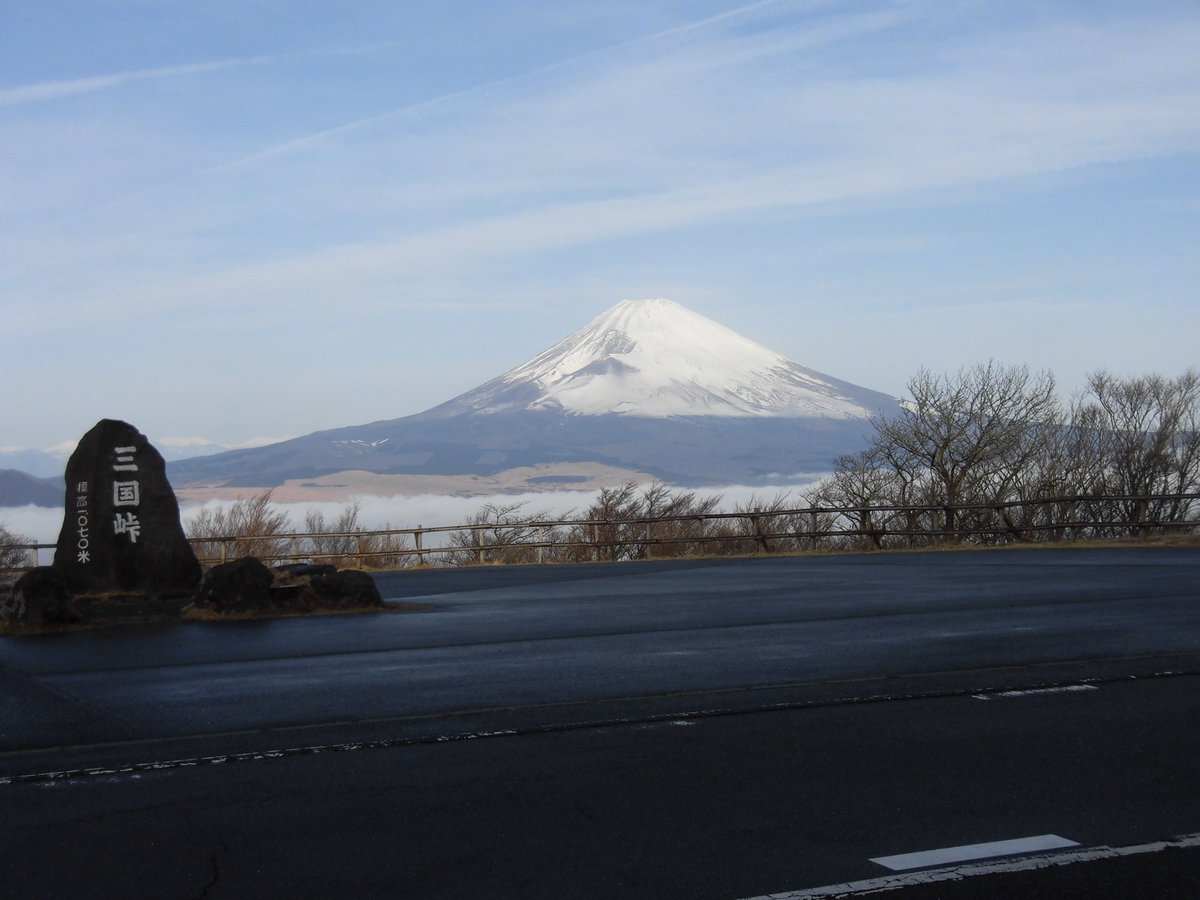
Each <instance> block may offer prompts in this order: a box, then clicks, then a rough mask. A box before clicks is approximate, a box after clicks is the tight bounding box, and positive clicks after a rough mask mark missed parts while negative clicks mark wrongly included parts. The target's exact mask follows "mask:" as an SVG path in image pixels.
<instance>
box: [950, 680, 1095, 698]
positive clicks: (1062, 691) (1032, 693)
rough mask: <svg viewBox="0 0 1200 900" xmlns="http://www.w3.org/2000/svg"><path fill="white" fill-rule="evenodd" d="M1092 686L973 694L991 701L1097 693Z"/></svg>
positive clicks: (1081, 685) (1073, 685)
mask: <svg viewBox="0 0 1200 900" xmlns="http://www.w3.org/2000/svg"><path fill="white" fill-rule="evenodd" d="M1098 690H1100V688H1098V687H1096V686H1095V685H1094V684H1066V685H1063V686H1062V687H1045V688H1029V689H1028V690H1024V691H997V692H996V693H994V694H974V695H973V696H974V697H975V699H976V700H991V699H992V698H993V697H1032V696H1035V695H1037V694H1067V693H1072V692H1074V691H1098Z"/></svg>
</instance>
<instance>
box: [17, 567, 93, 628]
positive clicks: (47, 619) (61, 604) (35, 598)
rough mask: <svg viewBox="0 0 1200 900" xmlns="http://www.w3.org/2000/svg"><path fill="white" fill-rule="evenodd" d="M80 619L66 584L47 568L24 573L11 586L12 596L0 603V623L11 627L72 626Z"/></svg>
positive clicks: (51, 569)
mask: <svg viewBox="0 0 1200 900" xmlns="http://www.w3.org/2000/svg"><path fill="white" fill-rule="evenodd" d="M82 619H83V617H82V615H81V614H80V612H79V609H78V608H77V607H76V606H75V604H74V603H72V602H71V591H70V589H69V588H68V587H67V583H66V581H65V580H64V579H63V578H62V577H61V576H60V575H59V574H58V573H57V572H55V571H54V569H53V568H51V567H50V566H39V567H38V568H36V569H33V570H31V571H29V572H26V573H25V574H24V575H22V576H21V577H20V578H18V579H17V582H16V584H14V585H13V589H12V595H11V596H10V597H9V598H8V599H7V600H0V621H3V622H6V623H9V624H12V625H32V626H34V627H43V626H48V625H74V624H76V623H78V622H80V621H82Z"/></svg>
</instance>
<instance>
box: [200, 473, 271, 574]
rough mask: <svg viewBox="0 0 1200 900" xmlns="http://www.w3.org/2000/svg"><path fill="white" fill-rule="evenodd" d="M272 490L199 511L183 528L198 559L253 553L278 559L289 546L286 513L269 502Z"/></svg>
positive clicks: (224, 557)
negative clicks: (229, 504) (185, 529)
mask: <svg viewBox="0 0 1200 900" xmlns="http://www.w3.org/2000/svg"><path fill="white" fill-rule="evenodd" d="M273 494H274V491H273V490H266V491H263V492H262V493H261V494H256V495H255V496H253V497H240V498H238V500H236V501H235V502H234V503H233V505H231V506H229V507H214V508H205V509H202V510H200V513H199V515H197V516H196V518H194V519H193V520H192V521H191V523H190V524H189V525H188V528H187V535H188V539H189V540H190V541H191V542H192V548H193V549H194V550H195V551H196V556H198V557H199V558H200V559H201V561H203V562H207V563H219V562H222V561H224V560H234V559H240V558H241V557H243V556H254V557H257V558H259V559H263V560H269V559H278V558H281V557H284V556H285V555H287V553H288V551H289V549H290V543H291V542H290V540H289V532H290V528H289V527H288V517H287V513H285V512H283V511H282V510H280V509H277V508H276V507H275V506H274V505H273V504H272V502H271V497H272V495H273Z"/></svg>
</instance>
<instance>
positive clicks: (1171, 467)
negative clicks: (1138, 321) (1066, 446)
mask: <svg viewBox="0 0 1200 900" xmlns="http://www.w3.org/2000/svg"><path fill="white" fill-rule="evenodd" d="M1072 424H1073V429H1074V431H1075V433H1076V435H1077V440H1078V441H1079V443H1080V448H1081V450H1080V453H1079V455H1080V457H1090V458H1091V460H1092V465H1091V466H1090V468H1089V469H1088V470H1087V476H1088V478H1087V481H1086V482H1084V483H1083V484H1081V485H1080V487H1081V488H1082V490H1083V491H1086V492H1088V493H1107V494H1114V495H1125V496H1128V497H1132V498H1142V497H1148V496H1150V495H1154V494H1158V495H1164V494H1165V495H1171V494H1181V493H1186V492H1188V491H1192V490H1194V489H1195V488H1196V487H1197V484H1198V483H1200V374H1198V373H1197V372H1195V371H1193V370H1189V371H1187V372H1185V373H1184V374H1182V375H1180V376H1179V377H1177V378H1164V377H1162V376H1161V375H1146V376H1142V377H1134V378H1124V379H1122V378H1117V377H1116V376H1114V375H1111V374H1109V373H1107V372H1096V373H1093V374H1092V375H1090V376H1089V377H1088V382H1087V388H1086V391H1085V394H1084V396H1083V397H1082V398H1081V399H1080V400H1079V401H1078V402H1077V403H1076V404H1075V407H1074V410H1073V422H1072ZM1115 511H1116V513H1117V515H1118V517H1119V519H1120V520H1121V521H1124V522H1127V523H1161V522H1177V521H1180V520H1181V519H1182V518H1184V517H1186V516H1187V515H1188V514H1189V512H1190V506H1189V504H1188V503H1186V502H1184V501H1181V500H1178V499H1171V500H1155V501H1144V500H1138V499H1130V500H1124V501H1119V502H1118V503H1117V508H1116V510H1115Z"/></svg>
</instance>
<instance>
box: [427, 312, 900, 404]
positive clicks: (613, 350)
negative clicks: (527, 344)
mask: <svg viewBox="0 0 1200 900" xmlns="http://www.w3.org/2000/svg"><path fill="white" fill-rule="evenodd" d="M894 402H895V401H894V400H892V399H891V398H889V397H887V396H886V395H883V394H879V393H877V392H875V391H870V390H867V389H865V388H860V387H857V386H855V385H852V384H848V383H846V382H843V381H839V380H837V379H835V378H831V377H829V376H827V375H822V374H821V373H819V372H815V371H813V370H812V369H808V368H805V367H804V366H801V365H799V364H797V363H794V362H792V361H791V360H788V359H787V358H785V357H783V356H781V355H780V354H778V353H775V352H773V351H771V350H768V349H767V348H766V347H764V346H762V345H761V344H758V343H756V342H755V341H752V340H750V339H748V338H745V337H743V336H742V335H740V334H738V333H737V332H735V331H732V330H731V329H729V328H726V327H725V326H723V325H720V324H718V323H716V322H714V321H712V320H711V319H708V318H706V317H704V316H702V315H700V314H698V313H695V312H693V311H691V310H689V309H687V308H686V307H684V306H682V305H680V304H678V303H675V302H674V301H671V300H665V299H655V300H625V301H623V302H621V303H618V304H617V305H616V306H614V307H613V308H612V309H610V310H608V311H607V312H605V313H603V314H601V315H599V316H597V317H596V318H595V319H593V320H592V321H591V322H589V323H588V324H587V325H585V326H584V327H583V328H581V329H580V330H579V331H576V332H575V333H574V334H572V335H570V336H569V337H567V338H565V339H564V340H562V341H560V342H559V343H557V344H555V345H554V346H553V347H551V348H550V349H548V350H546V351H545V352H543V353H540V354H538V355H537V356H535V357H534V358H533V359H531V360H529V361H528V362H526V363H523V364H522V365H519V366H517V367H516V368H514V369H511V370H509V371H508V372H506V373H504V374H503V375H501V376H500V377H499V378H497V379H494V380H493V381H490V382H488V383H487V384H485V385H483V386H481V387H480V388H478V389H477V390H475V391H472V392H470V393H468V394H464V395H463V396H462V397H459V398H457V399H456V400H454V401H451V404H450V405H452V406H454V407H456V408H458V409H460V410H461V409H463V407H466V408H468V409H470V410H472V411H474V412H476V413H494V412H501V411H512V410H515V409H520V408H524V409H527V410H531V411H536V410H559V411H562V412H566V413H568V414H572V415H586V416H597V415H608V414H617V415H624V416H637V417H646V418H664V417H677V416H720V417H756V418H760V417H790V418H791V417H794V418H827V419H864V418H866V417H868V416H869V415H870V414H871V413H873V412H875V411H877V410H879V409H880V408H882V407H883V406H885V405H887V404H889V403H894Z"/></svg>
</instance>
